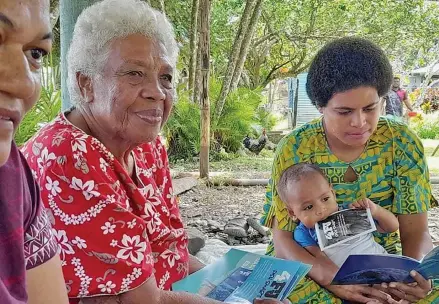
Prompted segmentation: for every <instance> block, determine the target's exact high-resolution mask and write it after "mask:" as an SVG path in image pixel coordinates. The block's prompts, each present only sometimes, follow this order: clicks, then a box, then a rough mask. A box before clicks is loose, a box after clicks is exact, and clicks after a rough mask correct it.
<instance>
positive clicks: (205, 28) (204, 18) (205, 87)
mask: <svg viewBox="0 0 439 304" xmlns="http://www.w3.org/2000/svg"><path fill="white" fill-rule="evenodd" d="M210 6H211V0H201V1H200V58H201V98H200V99H201V100H200V108H201V139H200V140H201V142H200V177H201V178H209V148H210V101H209V67H210Z"/></svg>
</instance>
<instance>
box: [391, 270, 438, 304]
mask: <svg viewBox="0 0 439 304" xmlns="http://www.w3.org/2000/svg"><path fill="white" fill-rule="evenodd" d="M410 275H411V276H412V278H413V279H414V280H415V281H416V284H405V283H398V282H392V283H390V284H389V285H388V287H387V292H389V293H391V294H392V295H395V296H396V297H398V298H401V299H404V300H407V301H408V302H418V301H419V300H422V299H424V298H425V297H427V296H428V294H429V293H430V292H431V289H432V284H431V280H426V279H425V278H424V277H423V276H421V275H420V274H419V273H417V272H416V271H414V270H412V271H411V272H410ZM383 287H385V286H383Z"/></svg>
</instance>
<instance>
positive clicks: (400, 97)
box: [384, 77, 413, 119]
mask: <svg viewBox="0 0 439 304" xmlns="http://www.w3.org/2000/svg"><path fill="white" fill-rule="evenodd" d="M384 99H385V109H386V115H390V116H394V117H395V118H397V119H399V118H400V117H403V115H404V109H403V103H404V104H405V105H406V107H407V109H408V110H409V111H413V107H412V105H411V104H410V100H409V99H408V97H407V92H406V91H405V90H403V89H401V80H400V78H399V77H393V83H392V88H391V89H390V90H389V92H388V93H387V95H386V96H385V97H384Z"/></svg>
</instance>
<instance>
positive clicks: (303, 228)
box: [277, 163, 399, 267]
mask: <svg viewBox="0 0 439 304" xmlns="http://www.w3.org/2000/svg"><path fill="white" fill-rule="evenodd" d="M277 192H278V194H279V197H280V199H281V200H282V201H283V202H284V203H285V205H286V207H287V209H288V213H289V215H290V217H292V218H293V219H294V220H299V221H300V224H299V225H298V226H297V227H296V229H295V230H294V240H295V241H296V242H297V243H298V244H299V245H301V246H302V247H303V248H305V249H306V250H307V251H308V252H309V253H311V254H312V255H313V256H316V257H317V256H318V255H319V254H320V255H321V250H320V247H319V245H318V242H317V236H316V232H315V229H314V227H315V224H316V223H317V222H319V221H321V220H324V219H326V218H327V217H328V216H329V215H331V214H332V213H334V212H337V211H338V210H339V205H338V204H337V201H336V196H335V192H334V190H333V189H332V186H331V185H330V183H329V182H328V180H327V178H326V176H325V174H324V173H323V172H322V171H321V170H320V168H319V167H318V166H316V165H313V164H307V163H299V164H296V165H293V166H291V167H289V168H287V169H286V170H285V171H284V172H283V173H282V176H281V178H280V180H279V183H278V186H277ZM349 208H353V209H366V208H369V209H370V212H371V214H372V217H373V218H374V220H375V223H376V226H377V230H378V231H379V232H387V233H390V232H394V231H396V230H398V228H399V223H398V219H397V218H396V216H395V215H393V213H391V212H390V211H388V210H386V209H384V208H383V207H381V206H379V205H377V204H375V203H373V202H372V201H371V200H369V199H367V198H365V199H361V200H359V201H357V202H355V203H352V204H351V205H350V206H349ZM324 253H325V254H326V255H327V256H328V257H329V258H330V259H331V260H332V261H333V262H334V263H335V264H336V265H338V266H339V267H340V266H341V265H342V264H343V263H344V261H345V260H346V259H347V258H348V256H349V255H351V254H364V253H366V254H386V250H385V249H384V248H383V247H382V246H381V245H379V244H378V243H376V242H375V240H374V237H373V235H372V233H368V234H365V235H362V236H359V237H356V238H355V239H353V240H351V241H348V242H345V243H342V244H337V245H336V246H334V247H332V248H330V249H326V250H325V251H324Z"/></svg>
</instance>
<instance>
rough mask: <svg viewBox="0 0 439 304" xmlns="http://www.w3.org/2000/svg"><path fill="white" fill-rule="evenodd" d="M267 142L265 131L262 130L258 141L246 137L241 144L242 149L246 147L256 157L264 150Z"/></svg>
mask: <svg viewBox="0 0 439 304" xmlns="http://www.w3.org/2000/svg"><path fill="white" fill-rule="evenodd" d="M267 141H268V137H267V134H266V132H265V129H262V134H261V136H259V138H258V139H253V138H250V137H249V136H248V135H247V136H246V137H245V138H244V140H243V144H244V147H246V148H247V149H249V150H250V151H251V152H253V153H255V154H256V155H258V154H259V153H260V152H261V151H262V149H264V147H265V145H266V143H267Z"/></svg>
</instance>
